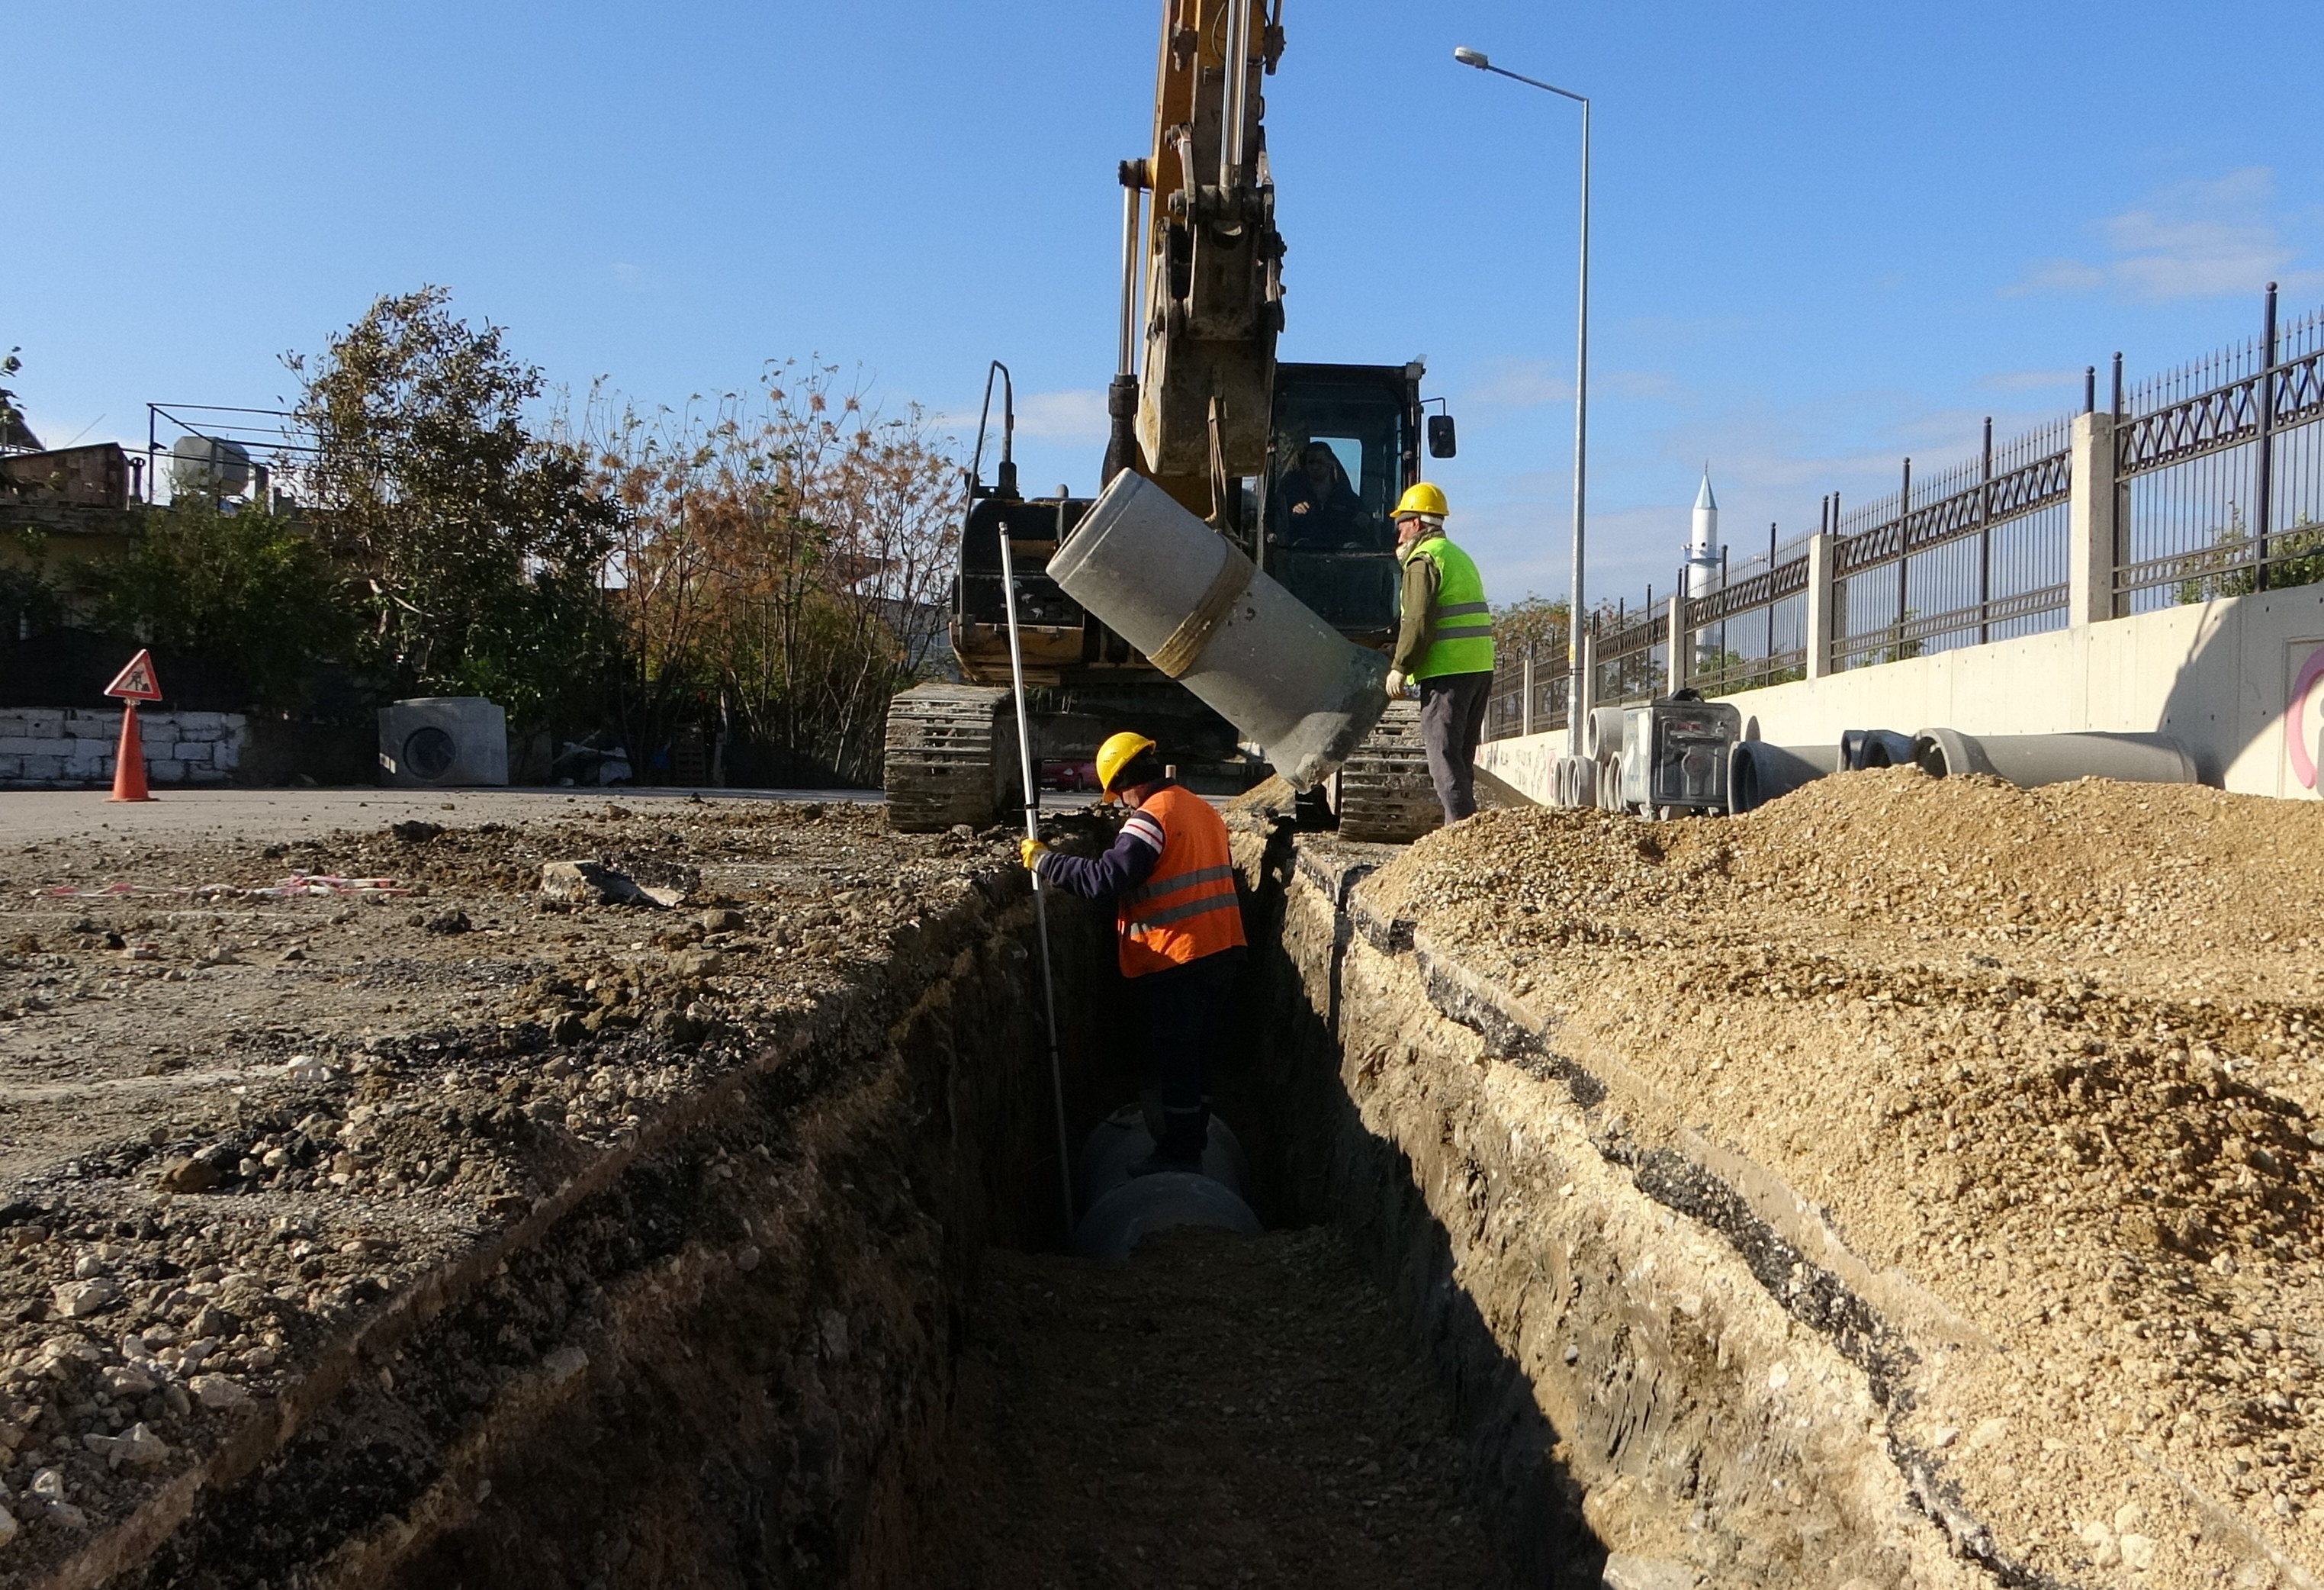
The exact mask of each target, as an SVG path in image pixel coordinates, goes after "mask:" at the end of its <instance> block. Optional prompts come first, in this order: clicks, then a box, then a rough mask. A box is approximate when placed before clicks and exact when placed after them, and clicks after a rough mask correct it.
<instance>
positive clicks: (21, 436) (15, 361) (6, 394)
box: [0, 347, 41, 448]
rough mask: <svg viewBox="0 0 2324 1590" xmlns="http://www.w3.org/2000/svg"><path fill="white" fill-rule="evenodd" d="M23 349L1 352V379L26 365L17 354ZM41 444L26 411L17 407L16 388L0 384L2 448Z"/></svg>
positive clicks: (34, 446) (35, 446) (0, 442)
mask: <svg viewBox="0 0 2324 1590" xmlns="http://www.w3.org/2000/svg"><path fill="white" fill-rule="evenodd" d="M23 351H24V350H23V348H20V347H12V348H10V349H9V350H8V351H7V352H6V353H5V354H0V380H5V379H6V378H7V377H10V376H13V375H14V374H16V372H17V371H19V370H22V369H23V367H24V361H23V359H21V358H19V357H18V355H20V354H22V353H23ZM40 445H41V439H40V438H39V437H37V436H34V435H33V434H32V427H31V426H30V425H28V424H26V423H25V422H24V411H23V409H21V408H19V407H17V404H16V393H15V391H14V388H11V387H5V386H0V448H37V447H39V446H40Z"/></svg>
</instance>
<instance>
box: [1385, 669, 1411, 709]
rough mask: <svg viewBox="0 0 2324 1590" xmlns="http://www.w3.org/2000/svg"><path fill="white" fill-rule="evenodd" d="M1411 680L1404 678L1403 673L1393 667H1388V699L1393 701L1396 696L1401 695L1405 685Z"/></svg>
mask: <svg viewBox="0 0 2324 1590" xmlns="http://www.w3.org/2000/svg"><path fill="white" fill-rule="evenodd" d="M1411 682H1412V681H1411V680H1410V679H1406V678H1405V677H1404V675H1402V674H1401V673H1398V672H1397V670H1395V669H1393V668H1391V669H1389V670H1388V699H1389V700H1391V701H1393V700H1395V699H1396V698H1398V697H1400V696H1402V695H1403V694H1404V691H1405V687H1406V686H1407V685H1409V684H1410V683H1411Z"/></svg>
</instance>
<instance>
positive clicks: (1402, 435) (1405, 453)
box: [1254, 363, 1421, 646]
mask: <svg viewBox="0 0 2324 1590" xmlns="http://www.w3.org/2000/svg"><path fill="white" fill-rule="evenodd" d="M1420 377H1421V366H1420V365H1419V364H1418V363H1414V364H1410V365H1277V366H1276V370H1275V412H1274V420H1273V425H1272V428H1271V430H1270V435H1269V441H1268V460H1267V472H1266V474H1265V475H1264V476H1261V477H1260V482H1259V513H1257V514H1256V515H1255V516H1254V517H1255V518H1256V521H1257V526H1258V529H1259V547H1260V559H1259V561H1260V567H1261V568H1263V569H1266V570H1267V572H1268V573H1269V574H1271V575H1273V576H1274V577H1275V578H1276V579H1277V581H1279V582H1280V583H1281V584H1282V586H1283V587H1284V588H1285V589H1286V590H1288V591H1289V592H1290V593H1291V594H1292V595H1293V596H1297V597H1298V598H1299V599H1300V600H1301V601H1303V602H1305V603H1306V604H1307V605H1308V606H1310V607H1312V608H1314V610H1315V611H1316V612H1317V613H1318V614H1319V615H1322V616H1323V620H1324V621H1325V622H1326V623H1328V624H1331V625H1332V626H1333V628H1335V629H1337V630H1339V631H1340V633H1342V634H1344V635H1346V636H1347V637H1348V638H1349V639H1350V640H1351V641H1354V642H1356V643H1357V644H1358V645H1362V646H1385V645H1387V644H1388V642H1390V641H1391V640H1393V639H1394V638H1395V633H1396V622H1397V613H1396V594H1397V566H1396V526H1395V524H1394V522H1392V521H1391V520H1390V518H1389V513H1390V512H1391V510H1393V509H1394V507H1395V505H1396V500H1397V497H1398V496H1399V495H1402V493H1403V491H1404V488H1405V487H1406V486H1407V485H1411V484H1412V483H1413V482H1414V481H1415V480H1417V479H1418V478H1419V477H1420V434H1421V426H1420V419H1421V413H1420Z"/></svg>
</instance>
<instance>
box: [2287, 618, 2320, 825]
mask: <svg viewBox="0 0 2324 1590" xmlns="http://www.w3.org/2000/svg"><path fill="white" fill-rule="evenodd" d="M2319 679H2324V646H2319V647H2317V648H2316V650H2315V651H2313V652H2310V653H2309V654H2308V661H2305V662H2303V663H2301V665H2300V677H2299V678H2298V679H2294V680H2292V698H2291V699H2290V700H2288V701H2286V702H2285V703H2284V704H2283V750H2284V754H2286V755H2287V756H2289V757H2290V758H2291V759H2292V777H2294V778H2296V779H2298V780H2299V781H2300V784H2301V788H2302V789H2305V790H2313V789H2314V788H2316V757H2315V755H2314V753H2311V752H2310V750H2309V749H2308V736H2307V735H2304V734H2303V733H2301V725H2303V724H2305V723H2306V722H2307V721H2308V698H2309V697H2310V696H2311V695H2313V694H2314V693H2315V690H2316V685H2317V681H2318V680H2319Z"/></svg>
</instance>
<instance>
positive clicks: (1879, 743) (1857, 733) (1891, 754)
mask: <svg viewBox="0 0 2324 1590" xmlns="http://www.w3.org/2000/svg"><path fill="white" fill-rule="evenodd" d="M1913 746H1914V739H1913V736H1912V735H1900V734H1898V733H1897V732H1896V731H1895V729H1849V730H1847V731H1846V732H1844V733H1843V734H1841V735H1840V768H1841V770H1843V771H1845V772H1852V773H1860V772H1863V771H1864V770H1865V769H1866V768H1868V767H1910V766H1912V765H1913V761H1914V751H1913Z"/></svg>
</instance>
